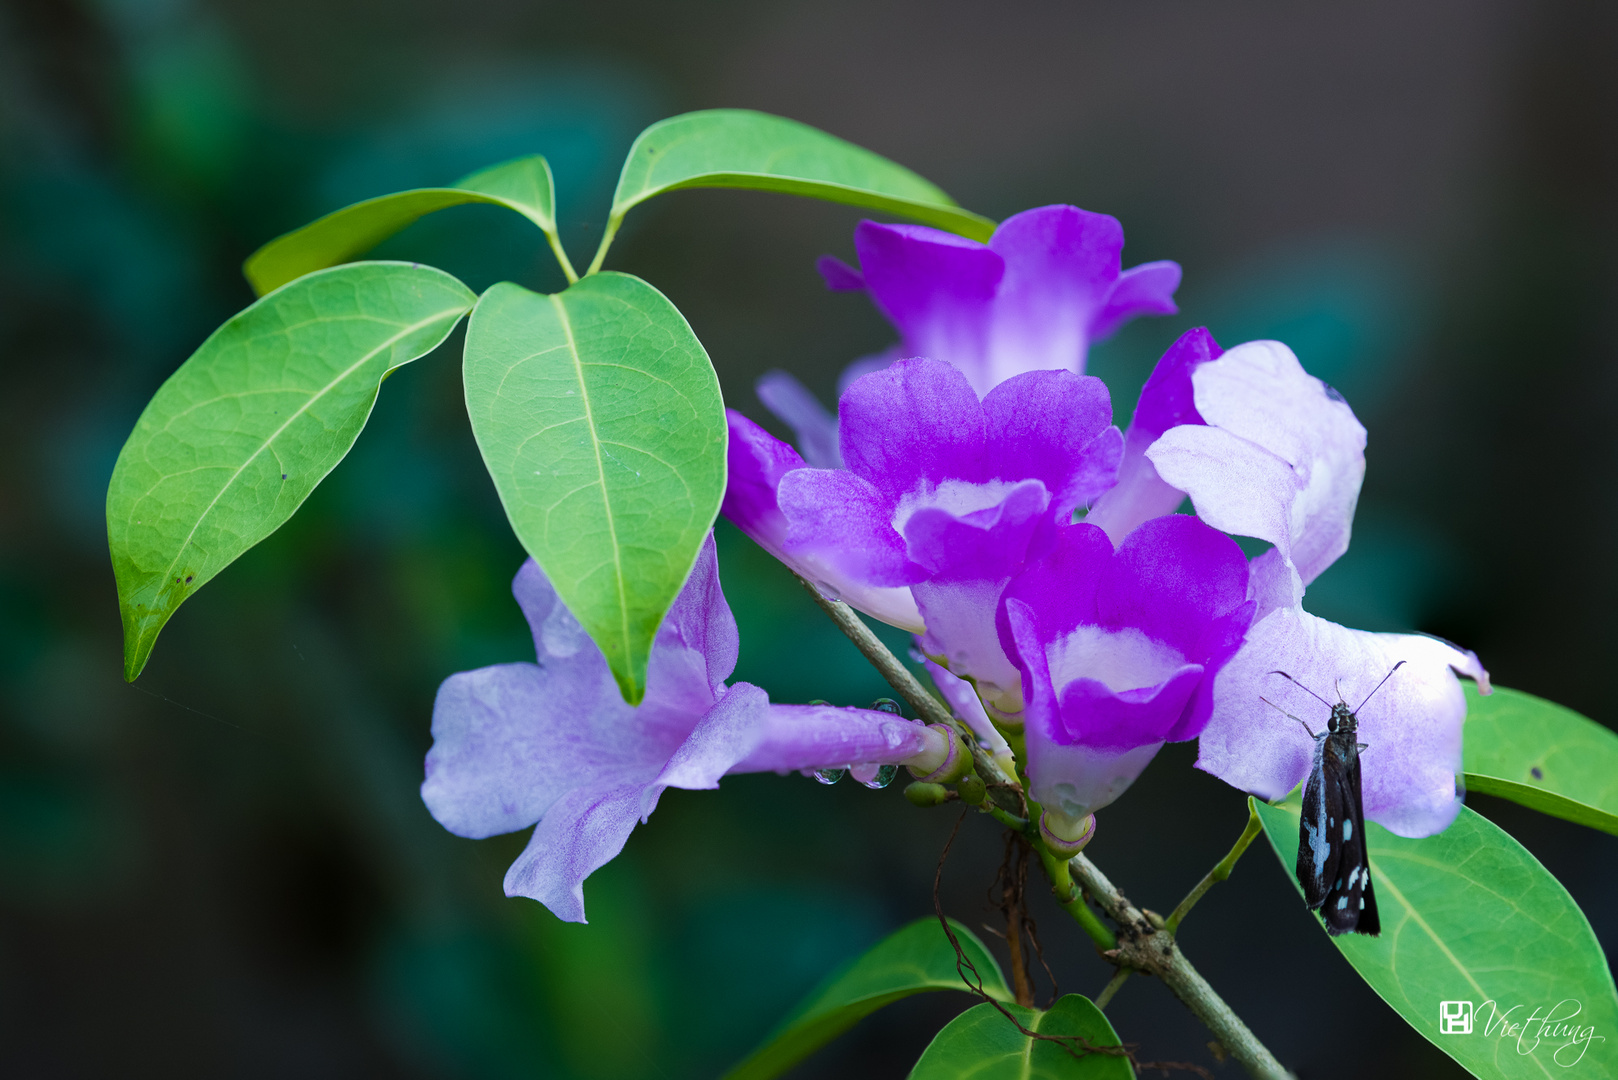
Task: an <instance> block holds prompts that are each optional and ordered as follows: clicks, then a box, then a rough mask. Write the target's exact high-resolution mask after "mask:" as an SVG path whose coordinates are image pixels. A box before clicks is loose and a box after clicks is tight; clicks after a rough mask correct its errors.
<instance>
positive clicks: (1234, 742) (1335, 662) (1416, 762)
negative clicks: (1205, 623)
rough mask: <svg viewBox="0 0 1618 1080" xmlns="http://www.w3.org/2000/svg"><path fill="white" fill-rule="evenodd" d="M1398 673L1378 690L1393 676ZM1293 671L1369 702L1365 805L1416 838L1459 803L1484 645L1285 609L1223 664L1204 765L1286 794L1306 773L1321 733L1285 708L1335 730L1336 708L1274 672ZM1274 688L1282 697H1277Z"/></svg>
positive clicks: (1362, 734) (1247, 784)
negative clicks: (1476, 649) (1458, 780)
mask: <svg viewBox="0 0 1618 1080" xmlns="http://www.w3.org/2000/svg"><path fill="white" fill-rule="evenodd" d="M1401 660H1402V661H1404V662H1405V663H1404V666H1403V667H1400V668H1399V669H1398V670H1397V671H1395V672H1394V673H1393V675H1392V677H1391V678H1389V679H1388V681H1387V684H1386V685H1384V686H1383V687H1382V688H1381V689H1380V690H1377V691H1376V692H1375V693H1374V694H1372V693H1371V692H1372V690H1373V688H1375V687H1376V685H1377V684H1378V683H1379V682H1380V681H1381V680H1382V679H1383V677H1384V676H1387V675H1388V673H1389V671H1391V670H1392V669H1393V666H1394V664H1395V663H1397V662H1399V661H1401ZM1276 670H1281V671H1285V672H1287V673H1288V674H1289V675H1291V676H1292V677H1293V678H1295V679H1297V680H1298V682H1299V683H1301V684H1303V685H1304V686H1307V687H1308V688H1309V689H1310V690H1313V691H1314V692H1315V693H1317V694H1319V695H1320V696H1321V697H1322V698H1325V699H1326V700H1327V701H1331V700H1336V699H1337V695H1338V689H1337V688H1338V687H1339V685H1340V686H1341V688H1342V689H1341V693H1342V694H1343V696H1344V699H1346V700H1347V701H1348V703H1349V704H1350V705H1359V704H1360V702H1361V701H1362V700H1363V699H1365V698H1366V696H1367V695H1370V699H1369V701H1367V702H1366V703H1365V705H1364V707H1363V708H1362V709H1360V710H1359V714H1358V717H1359V741H1360V742H1362V743H1365V744H1366V746H1367V749H1366V750H1365V751H1364V753H1363V755H1362V756H1361V758H1360V770H1361V776H1362V791H1363V794H1364V804H1365V816H1366V817H1368V818H1370V819H1371V820H1373V821H1376V822H1378V823H1380V824H1382V825H1383V826H1385V827H1386V828H1388V829H1389V830H1390V831H1392V832H1394V833H1396V834H1398V835H1400V836H1408V837H1420V836H1430V835H1432V834H1433V833H1436V832H1440V831H1441V830H1443V829H1444V828H1445V827H1446V826H1447V825H1448V824H1449V823H1450V821H1452V820H1453V819H1454V817H1455V815H1456V813H1457V812H1458V808H1459V806H1460V797H1459V795H1458V793H1457V791H1456V784H1455V777H1456V774H1457V773H1459V772H1460V770H1461V725H1462V722H1463V721H1464V720H1465V717H1466V699H1465V696H1464V695H1463V694H1462V692H1461V686H1460V682H1459V681H1458V680H1457V678H1456V675H1457V674H1463V675H1467V676H1469V677H1471V678H1473V679H1476V680H1477V681H1478V683H1479V686H1480V688H1481V689H1482V690H1483V691H1484V692H1487V691H1488V678H1489V676H1488V672H1486V671H1484V670H1483V667H1482V666H1481V665H1480V664H1479V663H1478V658H1477V656H1476V655H1474V654H1473V653H1470V652H1464V651H1462V650H1460V649H1457V648H1455V647H1454V646H1452V645H1450V644H1449V643H1448V642H1444V641H1440V640H1439V639H1437V638H1430V637H1424V636H1421V635H1416V634H1373V633H1368V632H1366V631H1363V630H1351V629H1349V628H1347V627H1344V626H1339V625H1337V624H1336V623H1332V622H1327V621H1326V620H1325V619H1320V618H1317V617H1315V616H1313V615H1310V614H1308V613H1307V612H1305V611H1303V610H1302V609H1300V608H1283V609H1281V610H1279V611H1276V612H1274V613H1273V614H1271V615H1269V616H1267V617H1266V618H1264V619H1263V620H1262V621H1261V622H1260V623H1258V625H1256V626H1254V627H1253V628H1252V630H1250V631H1249V632H1248V635H1247V643H1246V645H1245V646H1244V647H1243V648H1242V649H1241V651H1240V652H1238V653H1237V654H1236V656H1235V658H1234V659H1232V660H1231V662H1230V663H1229V664H1227V665H1226V666H1225V668H1224V670H1223V671H1222V672H1220V674H1219V675H1218V677H1217V678H1216V680H1215V684H1214V714H1213V718H1212V719H1211V720H1210V721H1209V723H1208V726H1207V728H1206V729H1205V730H1204V731H1203V733H1202V737H1201V740H1200V742H1199V744H1198V757H1197V767H1198V768H1200V769H1202V770H1204V771H1205V772H1209V773H1212V774H1213V775H1215V776H1217V777H1219V778H1220V779H1221V780H1224V781H1225V782H1226V783H1228V784H1231V785H1233V786H1235V787H1238V788H1241V789H1242V790H1244V791H1250V792H1253V793H1254V794H1256V795H1259V796H1260V797H1262V798H1266V799H1274V798H1279V797H1280V796H1282V795H1285V794H1286V793H1287V792H1289V791H1291V790H1292V789H1293V788H1294V787H1296V786H1297V785H1298V784H1299V783H1301V782H1302V781H1303V779H1304V777H1305V775H1306V774H1307V772H1308V770H1309V767H1310V762H1311V759H1312V754H1313V752H1314V742H1313V740H1312V739H1311V738H1310V737H1309V735H1308V734H1306V733H1305V731H1304V730H1303V725H1300V724H1298V723H1296V722H1294V721H1293V720H1289V719H1288V718H1287V717H1286V716H1284V715H1282V713H1281V712H1280V711H1279V710H1280V709H1285V710H1286V711H1287V712H1288V713H1291V714H1293V715H1295V716H1298V717H1301V718H1302V719H1303V720H1304V722H1305V724H1307V725H1308V726H1309V727H1310V729H1311V730H1313V731H1317V732H1318V731H1323V730H1325V726H1326V720H1327V717H1328V715H1329V713H1328V710H1327V708H1326V707H1325V706H1324V705H1322V704H1321V703H1320V702H1319V701H1317V700H1315V699H1314V698H1312V697H1310V696H1309V694H1308V693H1306V692H1305V691H1304V690H1302V689H1300V688H1299V687H1298V686H1295V685H1293V684H1292V683H1290V682H1288V681H1287V680H1286V679H1284V678H1282V677H1281V676H1279V675H1273V674H1270V672H1272V671H1276ZM1263 699H1268V700H1269V701H1273V702H1274V703H1275V705H1276V707H1275V708H1272V707H1271V706H1269V705H1266V704H1265V703H1264V700H1263Z"/></svg>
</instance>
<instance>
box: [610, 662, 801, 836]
mask: <svg viewBox="0 0 1618 1080" xmlns="http://www.w3.org/2000/svg"><path fill="white" fill-rule="evenodd" d="M769 710H770V695H768V694H766V693H765V692H764V691H763V690H760V689H759V688H758V687H756V686H754V685H753V684H752V683H745V682H739V683H737V684H736V685H735V686H732V687H731V688H730V689H728V690H726V691H725V692H724V694H723V695H722V696H721V697H720V698H719V700H718V701H717V702H715V703H714V707H713V708H711V709H709V710H708V712H707V714H706V715H704V716H703V718H702V719H701V720H700V721H698V722H697V726H696V727H694V728H692V729H691V734H690V736H689V737H687V739H686V740H685V742H683V743H681V744H680V746H679V748H678V749H676V750H675V751H674V754H673V755H672V756H671V757H670V758H669V760H668V762H667V763H666V764H665V765H664V766H663V771H662V772H660V773H658V774H657V780H656V781H655V782H654V783H653V784H652V785H651V786H650V787H648V788H647V792H646V794H645V795H644V796H642V802H643V803H644V804H646V805H645V809H644V811H643V813H642V815H641V817H642V820H644V819H645V817H646V815H648V814H650V813H651V812H652V810H651V807H652V805H655V804H656V802H657V796H658V794H660V793H661V792H662V790H663V788H665V787H677V788H688V789H691V790H700V789H703V788H716V787H718V786H719V778H720V777H721V776H724V775H725V774H726V773H727V772H729V771H731V769H732V768H733V767H734V766H735V764H736V763H737V762H738V761H741V760H742V759H743V758H745V757H747V755H749V754H751V753H752V752H753V751H754V750H756V749H757V748H758V746H759V744H760V743H762V742H763V741H764V739H765V736H766V735H767V731H766V729H765V725H766V723H767V720H768V716H769Z"/></svg>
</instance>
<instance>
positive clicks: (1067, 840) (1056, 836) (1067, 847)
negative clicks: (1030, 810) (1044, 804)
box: [1039, 809, 1096, 859]
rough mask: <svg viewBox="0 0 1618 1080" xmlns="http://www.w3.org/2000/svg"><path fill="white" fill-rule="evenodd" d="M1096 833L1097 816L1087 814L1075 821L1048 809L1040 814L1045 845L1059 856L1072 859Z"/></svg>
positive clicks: (1041, 831) (1040, 830) (1040, 827)
mask: <svg viewBox="0 0 1618 1080" xmlns="http://www.w3.org/2000/svg"><path fill="white" fill-rule="evenodd" d="M1095 834H1096V816H1095V815H1094V814H1086V815H1085V816H1084V817H1082V818H1080V819H1079V820H1077V821H1075V820H1074V819H1073V818H1070V817H1068V816H1067V815H1066V814H1063V813H1060V812H1058V811H1055V810H1050V809H1047V810H1046V811H1045V812H1044V813H1042V814H1040V816H1039V836H1040V839H1041V840H1044V841H1045V846H1046V847H1048V848H1050V849H1051V853H1052V854H1053V855H1056V856H1057V857H1059V858H1063V859H1071V858H1072V857H1073V856H1075V855H1077V854H1078V853H1079V852H1081V851H1083V850H1084V846H1085V845H1086V844H1088V843H1089V842H1090V841H1091V840H1092V839H1094V837H1095Z"/></svg>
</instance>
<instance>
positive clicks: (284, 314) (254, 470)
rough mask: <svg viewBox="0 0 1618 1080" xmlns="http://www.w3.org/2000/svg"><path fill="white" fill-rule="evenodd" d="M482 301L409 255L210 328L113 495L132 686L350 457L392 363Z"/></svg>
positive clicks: (114, 545) (113, 534)
mask: <svg viewBox="0 0 1618 1080" xmlns="http://www.w3.org/2000/svg"><path fill="white" fill-rule="evenodd" d="M473 299H474V298H473V296H472V293H471V292H469V291H468V290H467V288H466V286H464V285H462V284H461V283H460V282H459V281H457V280H455V279H454V278H452V277H450V276H449V275H448V274H446V273H444V272H443V271H441V270H434V269H432V268H431V267H425V266H413V265H410V264H408V263H386V262H372V263H355V264H353V265H350V266H342V267H338V268H336V269H333V270H327V271H323V272H321V273H317V274H310V275H309V276H307V277H304V278H300V279H299V280H297V281H296V282H293V283H292V284H291V285H288V286H286V287H284V288H282V289H280V290H278V291H276V292H273V293H271V294H270V295H269V296H266V297H264V298H263V299H262V300H259V301H258V302H257V303H255V304H253V306H252V307H249V308H248V309H247V310H245V311H243V312H241V313H240V314H239V315H236V316H235V317H234V318H232V319H231V320H230V321H229V322H227V323H225V324H224V325H223V326H221V327H220V328H219V329H218V330H215V331H214V332H213V334H212V335H211V336H210V337H209V338H208V340H207V341H204V342H203V343H202V347H201V348H199V349H198V350H197V351H196V352H195V353H193V354H192V356H191V358H190V359H189V360H187V361H186V362H185V363H184V364H182V365H181V366H180V369H179V370H178V371H176V372H175V373H174V374H173V375H172V376H170V377H169V379H168V381H167V382H165V383H164V384H163V385H162V387H160V388H159V389H158V391H157V394H156V395H155V396H154V397H153V398H152V400H151V403H150V404H148V405H147V406H146V411H145V412H143V413H141V416H140V420H139V421H137V422H136V424H135V430H134V432H133V433H132V434H131V435H130V436H129V441H128V442H126V443H125V444H124V448H123V451H122V452H121V453H120V454H119V455H118V464H117V465H116V466H115V467H114V469H113V472H112V482H111V484H110V485H109V486H108V488H107V540H108V544H109V546H110V547H111V549H112V566H113V572H114V575H115V576H116V578H117V581H118V602H119V606H120V607H121V609H122V611H123V620H124V677H125V678H126V679H130V680H133V679H134V678H135V677H136V676H137V675H139V674H140V672H141V668H143V667H145V666H146V658H147V656H149V655H150V654H151V651H152V645H153V643H154V642H155V641H156V640H157V634H158V631H160V630H161V629H162V628H163V624H164V623H166V622H167V621H168V619H169V616H171V615H173V614H174V611H175V609H176V608H178V607H179V606H180V604H181V602H182V601H184V600H185V598H186V597H188V596H190V595H191V594H192V593H194V592H196V591H197V590H198V589H200V588H202V586H203V585H205V584H206V583H207V582H208V580H209V579H210V578H212V577H213V576H214V575H215V574H217V573H218V572H219V571H220V570H223V569H224V568H225V567H226V566H228V565H229V564H230V563H231V562H232V561H234V560H235V559H236V557H237V556H238V555H240V554H241V553H242V552H244V551H246V550H247V549H248V548H250V547H252V546H253V545H254V544H256V543H258V542H259V541H260V540H262V539H264V538H265V537H266V536H268V535H270V534H271V533H272V532H274V531H275V530H276V529H278V528H280V527H281V525H282V524H283V523H285V522H286V520H287V519H288V518H290V517H291V516H292V514H293V512H294V511H296V510H297V509H298V507H299V506H301V505H303V501H304V499H306V498H308V497H309V493H310V492H311V491H313V490H314V489H315V485H316V484H319V483H320V481H321V480H322V479H324V478H325V476H326V474H327V473H329V472H331V470H332V469H333V468H335V467H336V465H337V463H338V462H339V461H341V460H342V459H343V456H344V455H345V454H347V453H348V451H349V448H350V447H351V446H353V445H354V440H355V439H356V438H358V437H359V433H360V429H361V428H363V427H364V426H365V421H366V418H367V417H369V416H370V415H371V406H372V404H374V403H375V401H376V394H377V388H378V387H379V386H380V385H381V383H382V380H383V378H384V377H386V375H387V374H388V372H390V371H392V370H393V369H394V368H396V367H398V366H400V365H401V364H407V363H409V362H410V361H412V360H414V359H416V358H417V357H419V356H423V355H425V354H427V353H429V352H431V351H432V350H433V349H435V348H437V347H438V345H439V343H440V342H442V341H443V340H444V338H445V337H447V336H448V335H449V332H450V331H451V330H452V329H453V328H454V327H455V324H456V323H457V322H459V321H460V318H461V316H463V315H465V314H466V312H467V309H468V308H470V307H471V306H472V302H473Z"/></svg>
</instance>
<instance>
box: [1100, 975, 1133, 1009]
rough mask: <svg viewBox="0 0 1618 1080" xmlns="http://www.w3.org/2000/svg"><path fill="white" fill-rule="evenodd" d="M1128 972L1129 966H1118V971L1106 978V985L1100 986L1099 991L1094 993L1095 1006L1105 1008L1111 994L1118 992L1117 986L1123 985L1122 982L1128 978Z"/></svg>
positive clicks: (1110, 998)
mask: <svg viewBox="0 0 1618 1080" xmlns="http://www.w3.org/2000/svg"><path fill="white" fill-rule="evenodd" d="M1130 974H1131V971H1130V969H1129V968H1119V969H1118V973H1117V974H1116V975H1114V976H1113V977H1112V978H1110V979H1108V980H1107V985H1106V986H1103V987H1102V988H1101V993H1099V994H1097V995H1096V997H1095V1007H1096V1008H1098V1009H1105V1008H1106V1007H1107V1005H1108V1004H1109V1003H1110V1002H1111V1001H1112V999H1113V995H1115V994H1117V993H1118V989H1119V987H1121V986H1123V985H1124V982H1125V981H1126V980H1127V979H1128V978H1129V976H1130Z"/></svg>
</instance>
